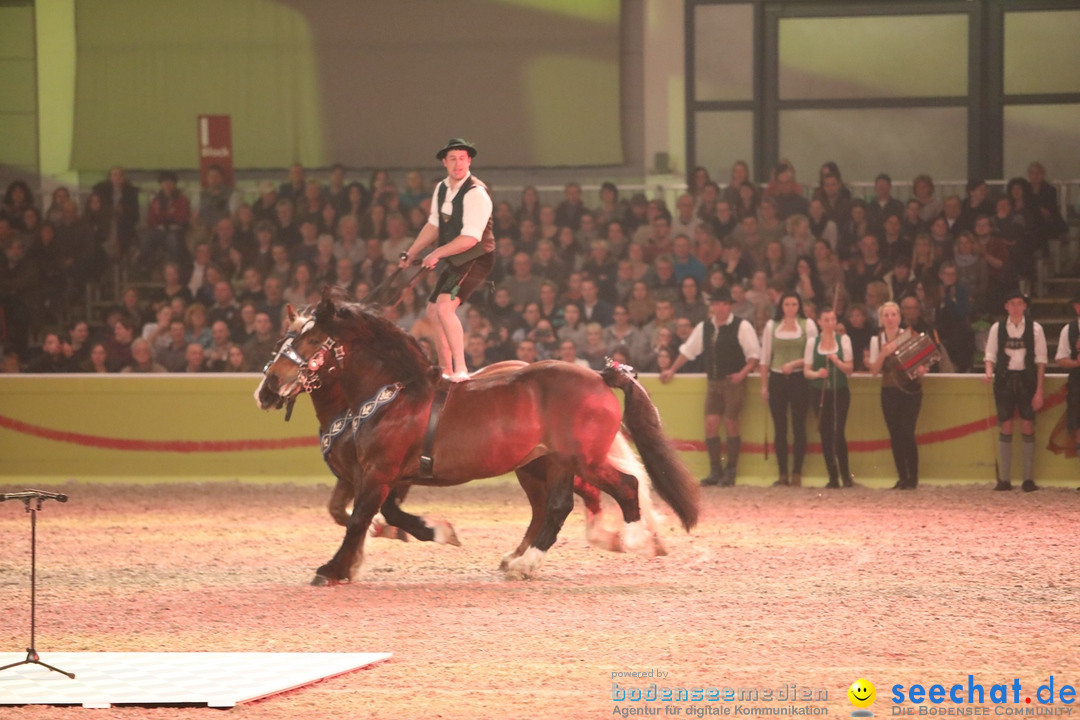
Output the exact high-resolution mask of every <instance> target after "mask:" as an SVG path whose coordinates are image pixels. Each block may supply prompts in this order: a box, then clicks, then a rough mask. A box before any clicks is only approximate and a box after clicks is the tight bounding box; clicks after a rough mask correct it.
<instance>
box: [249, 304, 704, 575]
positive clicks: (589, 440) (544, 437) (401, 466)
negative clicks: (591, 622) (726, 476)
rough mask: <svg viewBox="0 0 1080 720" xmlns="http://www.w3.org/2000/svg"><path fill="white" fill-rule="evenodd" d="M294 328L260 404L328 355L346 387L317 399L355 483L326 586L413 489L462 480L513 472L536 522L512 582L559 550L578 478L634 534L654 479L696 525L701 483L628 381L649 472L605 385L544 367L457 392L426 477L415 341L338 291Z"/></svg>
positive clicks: (424, 396) (428, 390)
mask: <svg viewBox="0 0 1080 720" xmlns="http://www.w3.org/2000/svg"><path fill="white" fill-rule="evenodd" d="M291 320H292V322H291V326H290V329H289V331H288V332H287V333H286V336H285V338H284V340H283V342H282V343H281V346H280V348H279V350H278V352H277V354H276V355H275V357H274V358H273V359H272V360H271V362H270V363H269V364H268V365H267V368H266V370H265V373H264V374H265V377H264V378H263V381H262V383H260V385H259V388H258V389H257V390H256V399H257V401H258V403H259V406H260V407H262V408H263V409H269V408H272V407H281V406H282V404H283V403H284V402H285V401H286V400H288V399H290V398H292V397H293V396H295V395H296V394H297V393H299V392H300V391H301V390H302V389H303V387H304V384H305V383H307V382H308V381H309V378H310V372H311V370H312V366H313V365H318V364H320V357H323V354H324V353H326V352H329V351H332V352H334V353H335V357H337V358H338V359H339V360H340V362H341V364H342V371H341V373H340V376H339V377H338V380H337V388H336V390H335V392H333V393H324V394H316V393H312V401H313V402H314V404H315V410H316V415H318V417H319V422H320V427H321V429H322V431H323V433H324V434H325V433H327V432H328V431H332V430H334V429H335V428H339V427H340V426H342V425H344V426H345V428H346V430H347V431H346V432H344V433H343V435H342V436H347V439H346V441H344V442H336V443H331V444H330V445H329V447H328V451H327V462H328V464H329V465H330V466H331V469H332V470H333V471H334V472H335V474H337V475H338V477H339V478H342V479H343V480H347V482H349V483H351V484H352V486H353V487H355V488H357V492H356V495H355V497H354V498H353V511H352V514H351V516H350V518H349V523H348V525H347V527H346V532H345V538H344V540H343V542H342V545H341V547H340V548H339V549H338V551H337V553H336V554H335V555H334V557H333V558H332V559H331V560H330V561H329V562H327V563H326V564H325V565H323V566H322V567H320V568H319V569H318V570H317V572H316V577H315V580H314V582H315V583H316V584H326V583H338V582H344V581H348V580H349V579H351V578H352V577H354V576H355V575H356V572H357V571H358V570H359V567H360V564H361V563H362V560H363V543H364V538H365V535H366V531H367V528H368V526H369V524H370V523H371V520H372V518H373V517H374V515H375V514H376V512H377V511H378V510H379V509H380V507H383V508H384V509H385V505H384V503H385V501H386V500H387V498H388V497H390V494H391V492H392V491H393V490H394V489H395V488H397V487H400V486H401V485H403V484H424V485H454V484H460V483H464V482H468V481H469V480H472V479H475V478H482V477H493V476H497V475H502V474H504V473H506V472H510V471H515V472H516V473H517V475H518V479H519V481H520V482H521V484H522V487H523V488H524V489H525V491H526V494H527V495H528V496H529V499H530V502H531V503H532V505H533V507H534V513H533V519H532V522H531V523H530V525H529V528H528V529H527V530H526V533H525V537H524V538H523V539H522V542H521V544H520V545H519V546H518V547H517V549H516V550H515V551H514V552H512V553H511V554H510V556H508V558H507V560H508V562H506V563H505V566H506V569H507V574H508V575H509V576H512V577H527V576H529V575H531V574H532V573H533V572H535V570H536V569H537V568H538V567H539V565H540V563H541V562H542V560H543V557H544V555H545V553H546V552H547V550H548V549H549V548H550V547H551V545H552V544H554V542H555V539H556V536H557V534H558V531H559V529H560V528H561V527H562V523H563V521H564V520H565V518H566V516H567V514H568V513H569V512H570V510H571V508H572V507H573V478H574V476H575V474H576V475H578V476H579V477H581V478H582V480H583V481H585V482H587V483H588V484H590V485H593V486H596V487H599V488H601V489H603V490H604V491H605V492H607V493H609V494H611V495H612V496H613V497H614V498H616V501H617V502H618V503H619V506H620V509H621V510H622V512H623V516H624V519H625V520H626V522H627V523H628V525H636V526H637V527H638V528H639V530H640V527H641V517H640V513H639V506H638V488H639V481H641V482H642V483H643V482H644V480H645V477H646V475H648V476H649V478H650V479H651V480H652V484H653V487H655V488H656V490H657V491H658V492H659V493H660V495H661V497H662V498H663V499H664V500H665V501H667V502H668V504H669V505H670V506H671V507H672V508H673V509H674V510H675V512H676V514H677V515H678V516H679V518H680V520H681V521H682V523H683V525H684V526H685V527H686V528H687V529H688V530H689V529H690V528H691V527H693V525H694V524H695V523H696V521H697V513H698V491H697V487H696V485H695V484H694V483H693V482H692V480H691V478H690V475H689V473H688V472H687V470H686V468H685V467H684V466H683V465H682V463H681V462H680V461H679V459H678V457H677V455H676V454H675V452H674V451H673V449H672V448H671V446H670V444H669V443H668V441H667V439H666V438H665V437H664V435H663V433H662V431H661V430H660V426H659V417H658V415H657V413H656V409H655V407H654V406H653V405H652V402H651V401H650V400H649V399H648V396H647V394H646V393H645V392H644V389H643V388H641V386H640V385H638V384H637V383H636V381H635V380H633V378H631V377H629V376H628V375H626V374H624V373H618V372H613V373H610V374H609V375H608V376H607V382H608V383H610V384H611V385H612V386H618V387H621V388H622V389H623V390H624V391H625V392H626V417H625V421H626V425H627V428H628V430H629V432H630V435H631V437H632V439H633V440H634V442H635V443H636V444H637V446H638V450H639V452H640V453H641V455H642V459H643V460H644V467H642V465H641V463H640V462H638V461H637V459H636V458H635V457H634V455H633V452H632V451H631V450H630V447H629V444H628V443H627V442H626V440H625V438H624V437H623V436H622V434H621V433H620V430H619V428H620V421H621V419H622V414H621V413H620V410H619V405H618V402H617V401H616V398H615V396H614V395H613V394H612V392H611V390H610V388H609V387H608V384H606V383H605V379H604V378H602V377H601V376H600V375H599V374H597V373H595V372H593V371H591V370H586V369H583V368H580V367H577V366H574V365H571V364H568V363H560V362H554V361H547V362H541V363H535V364H532V365H527V366H524V367H515V368H508V369H506V370H505V371H500V372H492V373H490V374H488V375H486V376H484V375H479V376H476V377H474V378H472V379H470V380H468V381H467V382H464V383H459V384H455V385H452V386H451V387H450V389H449V394H448V396H447V399H446V404H445V407H444V408H443V411H442V418H441V421H440V423H439V425H438V430H437V432H436V434H435V441H434V453H433V460H434V474H435V475H436V478H434V479H432V478H427V479H425V478H424V477H422V474H421V468H420V454H421V451H422V448H423V440H424V435H425V432H426V428H427V423H428V416H429V414H430V412H431V407H432V398H433V396H434V393H435V388H436V384H437V383H438V382H440V380H439V375H438V370H437V369H435V368H432V366H431V365H430V363H429V362H428V361H427V360H426V359H425V358H424V356H423V354H422V352H421V351H420V349H419V347H418V345H417V344H416V343H415V342H414V341H413V340H412V339H411V338H410V337H409V336H408V335H406V334H405V333H403V332H402V331H401V330H400V329H398V328H397V327H395V326H394V325H393V324H392V323H391V322H389V321H388V320H386V319H385V318H382V317H380V316H378V315H376V314H373V313H371V312H369V311H368V310H367V309H366V308H364V307H363V306H361V305H358V304H355V303H348V302H344V301H342V300H341V299H340V297H338V296H336V295H334V294H333V293H332V292H331V293H328V295H327V296H326V297H324V299H323V301H322V302H321V303H320V304H319V305H318V307H317V308H316V309H315V312H314V314H313V315H312V316H310V317H305V316H295V317H293V318H292V319H291ZM331 348H332V350H331ZM350 410H351V411H353V413H355V414H349V411H350ZM536 508H540V509H541V511H540V512H537V511H536ZM387 520H388V522H391V523H393V524H397V522H398V521H401V520H402V518H390V517H388V518H387ZM641 534H642V535H643V534H644V532H641Z"/></svg>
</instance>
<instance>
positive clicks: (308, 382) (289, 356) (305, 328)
mask: <svg viewBox="0 0 1080 720" xmlns="http://www.w3.org/2000/svg"><path fill="white" fill-rule="evenodd" d="M314 326H315V321H314V320H310V319H309V320H307V321H306V322H305V323H304V324H303V325H302V326H301V327H300V329H299V330H290V331H288V332H287V333H285V337H284V338H282V341H281V347H280V348H278V351H277V352H276V353H274V357H272V358H270V359H269V360H268V361H267V362H266V365H265V366H264V367H263V375H264V376H265V375H266V374H267V373H268V372H269V371H270V368H271V366H273V364H274V363H276V362H277V361H278V359H279V358H282V357H283V358H285V359H286V360H289V361H290V362H292V363H294V364H295V365H296V366H297V368H299V372H298V375H297V382H298V383H299V385H300V387H301V388H302V389H303V390H304V392H308V393H310V392H311V391H312V390H315V389H317V388H318V387H320V386H321V385H322V380H321V378H320V377H319V374H318V373H319V368H321V367H322V364H323V363H322V361H320V360H318V358H320V357H322V358H325V354H326V353H327V352H330V351H331V350H333V352H334V357H335V359H336V360H337V361H338V362H341V361H342V360H343V359H344V357H345V348H344V347H343V346H341V345H338V344H337V342H335V341H334V339H333V338H332V337H330V336H329V335H327V336H326V340H324V341H323V342H322V344H321V345H320V346H319V347H318V348H317V349H316V350H315V352H313V353H312V354H311V357H309V358H307V359H305V358H304V357H303V356H302V355H300V353H298V352H297V351H296V348H294V347H293V341H295V340H296V338H298V337H300V336H302V335H305V334H306V333H308V332H309V331H310V330H311V329H312V328H313V327H314ZM333 369H334V368H333V367H332V368H331V371H332V370H333Z"/></svg>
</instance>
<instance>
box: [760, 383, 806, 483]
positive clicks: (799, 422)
mask: <svg viewBox="0 0 1080 720" xmlns="http://www.w3.org/2000/svg"><path fill="white" fill-rule="evenodd" d="M808 396H809V388H808V386H807V383H806V377H805V376H804V375H803V374H802V372H801V371H799V372H796V373H792V374H790V375H784V374H783V373H775V372H770V373H769V412H771V413H772V419H773V428H774V429H775V430H776V433H775V436H774V437H775V444H776V464H777V465H778V466H779V468H780V472H781V473H782V474H785V475H786V474H787V471H788V439H787V428H788V408H790V409H791V434H792V435H793V436H794V440H795V443H794V445H795V447H794V451H795V453H794V454H795V457H794V462H793V464H792V468H791V471H792V472H794V473H799V474H802V467H803V459H804V458H805V457H806V406H807V402H808V400H807V398H808Z"/></svg>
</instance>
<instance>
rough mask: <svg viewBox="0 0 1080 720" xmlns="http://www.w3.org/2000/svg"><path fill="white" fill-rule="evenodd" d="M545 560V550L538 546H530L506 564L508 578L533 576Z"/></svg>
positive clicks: (517, 578)
mask: <svg viewBox="0 0 1080 720" xmlns="http://www.w3.org/2000/svg"><path fill="white" fill-rule="evenodd" d="M542 562H544V551H543V550H540V549H539V548H536V547H530V548H529V549H528V550H526V551H525V552H523V553H522V554H521V555H520V556H518V557H516V558H514V559H513V560H511V561H510V563H509V564H508V565H507V566H506V578H507V579H508V580H523V579H525V578H528V577H531V576H532V574H533V573H535V572H536V570H537V569H538V568H539V567H540V563H542Z"/></svg>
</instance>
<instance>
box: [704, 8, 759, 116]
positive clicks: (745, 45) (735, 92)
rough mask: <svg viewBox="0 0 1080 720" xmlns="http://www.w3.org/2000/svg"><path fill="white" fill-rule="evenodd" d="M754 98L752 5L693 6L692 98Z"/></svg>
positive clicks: (725, 99) (712, 99)
mask: <svg viewBox="0 0 1080 720" xmlns="http://www.w3.org/2000/svg"><path fill="white" fill-rule="evenodd" d="M753 98H754V7H753V5H750V4H749V3H747V4H745V5H743V4H737V5H697V6H695V7H694V99H695V100H697V101H699V102H708V101H732V100H734V101H738V100H753Z"/></svg>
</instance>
